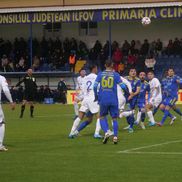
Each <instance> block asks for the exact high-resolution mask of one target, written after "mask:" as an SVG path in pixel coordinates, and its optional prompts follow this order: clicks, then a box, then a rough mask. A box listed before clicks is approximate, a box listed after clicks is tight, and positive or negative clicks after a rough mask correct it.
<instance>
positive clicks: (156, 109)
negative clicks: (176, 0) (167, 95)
mask: <svg viewBox="0 0 182 182" xmlns="http://www.w3.org/2000/svg"><path fill="white" fill-rule="evenodd" d="M158 109H159V107H155V108H154V111H153V115H155V114H156V113H157V111H158Z"/></svg>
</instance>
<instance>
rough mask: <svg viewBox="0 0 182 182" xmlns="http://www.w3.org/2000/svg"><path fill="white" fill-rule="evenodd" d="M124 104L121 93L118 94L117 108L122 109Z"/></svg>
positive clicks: (124, 100)
mask: <svg viewBox="0 0 182 182" xmlns="http://www.w3.org/2000/svg"><path fill="white" fill-rule="evenodd" d="M125 104H126V99H125V97H124V96H123V95H118V107H119V110H124V108H125Z"/></svg>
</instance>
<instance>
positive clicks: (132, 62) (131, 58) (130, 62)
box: [127, 54, 137, 69]
mask: <svg viewBox="0 0 182 182" xmlns="http://www.w3.org/2000/svg"><path fill="white" fill-rule="evenodd" d="M136 62H137V57H136V56H135V55H133V54H129V55H128V61H127V67H128V68H129V69H130V68H132V67H135V66H136Z"/></svg>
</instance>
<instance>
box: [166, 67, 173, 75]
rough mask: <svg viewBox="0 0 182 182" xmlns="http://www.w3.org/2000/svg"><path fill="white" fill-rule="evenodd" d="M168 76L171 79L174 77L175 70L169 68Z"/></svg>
mask: <svg viewBox="0 0 182 182" xmlns="http://www.w3.org/2000/svg"><path fill="white" fill-rule="evenodd" d="M167 74H168V76H169V77H172V76H174V69H173V68H169V69H168V71H167Z"/></svg>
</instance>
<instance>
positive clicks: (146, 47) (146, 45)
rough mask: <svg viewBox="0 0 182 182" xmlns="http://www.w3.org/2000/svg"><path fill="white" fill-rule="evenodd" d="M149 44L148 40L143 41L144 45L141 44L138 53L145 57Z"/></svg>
mask: <svg viewBox="0 0 182 182" xmlns="http://www.w3.org/2000/svg"><path fill="white" fill-rule="evenodd" d="M149 46H150V45H149V43H148V40H147V39H145V40H144V43H143V44H142V47H141V50H140V53H141V54H142V55H144V56H146V55H147V54H148V52H149Z"/></svg>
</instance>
